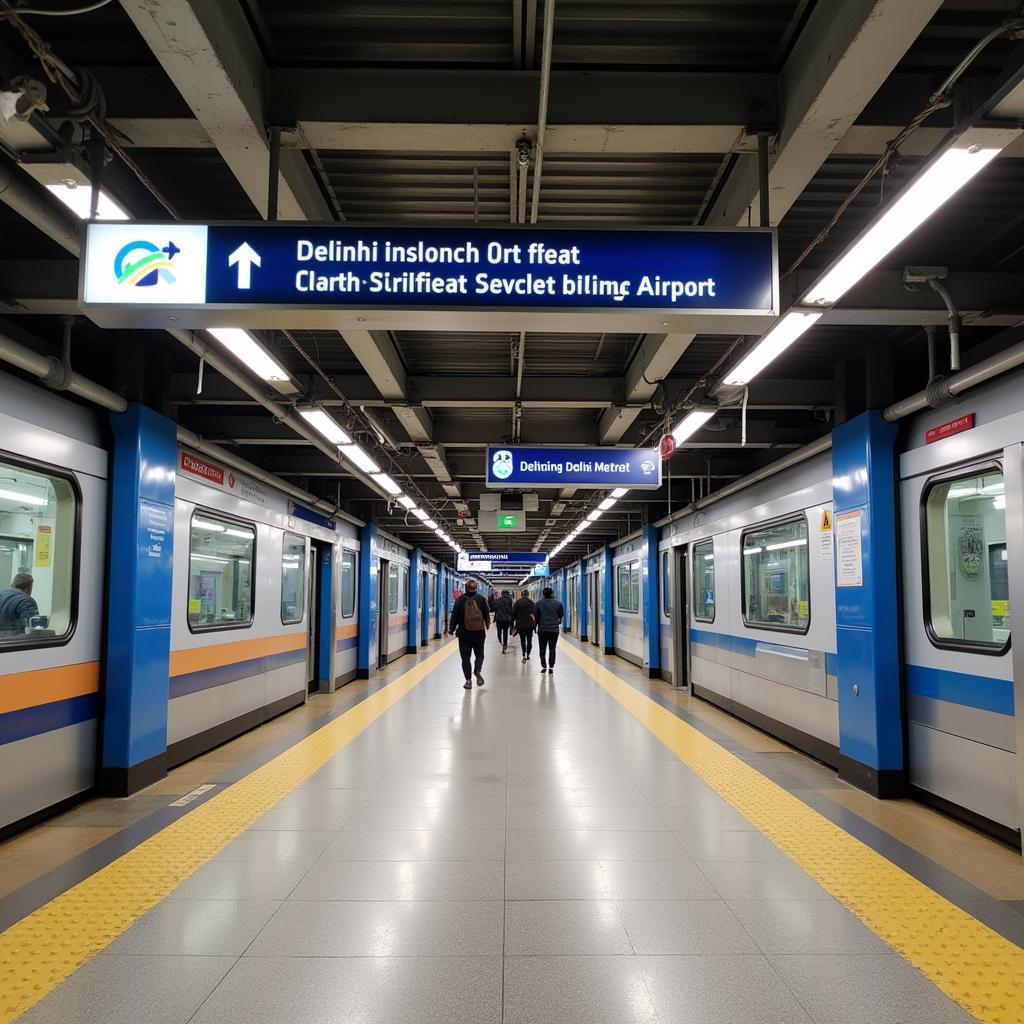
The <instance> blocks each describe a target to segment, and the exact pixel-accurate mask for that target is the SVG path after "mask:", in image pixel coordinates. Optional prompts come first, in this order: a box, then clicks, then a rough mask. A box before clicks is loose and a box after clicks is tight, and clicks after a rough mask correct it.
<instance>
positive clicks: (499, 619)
mask: <svg viewBox="0 0 1024 1024" xmlns="http://www.w3.org/2000/svg"><path fill="white" fill-rule="evenodd" d="M494 624H495V625H496V626H497V627H498V643H499V644H501V653H502V654H504V653H505V652H506V651H507V650H508V630H509V627H510V626H511V625H512V598H510V597H509V596H508V591H507V590H503V591H502V592H501V594H500V595H499V596H498V597H496V598H495V599H494Z"/></svg>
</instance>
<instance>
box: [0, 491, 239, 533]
mask: <svg viewBox="0 0 1024 1024" xmlns="http://www.w3.org/2000/svg"><path fill="white" fill-rule="evenodd" d="M0 498H6V499H7V500H8V501H20V502H21V503H22V504H23V505H47V504H49V502H50V499H49V498H40V497H39V495H37V494H23V493H22V492H21V491H5V490H0ZM196 525H197V526H198V525H199V523H198V522H197V523H196ZM218 529H223V527H218Z"/></svg>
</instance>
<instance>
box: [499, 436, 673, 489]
mask: <svg viewBox="0 0 1024 1024" xmlns="http://www.w3.org/2000/svg"><path fill="white" fill-rule="evenodd" d="M487 486H488V487H581V488H590V489H601V488H606V487H634V488H645V489H649V490H656V489H657V488H659V487H660V486H661V456H660V454H659V453H658V449H657V448H523V447H518V446H504V447H491V448H488V449H487Z"/></svg>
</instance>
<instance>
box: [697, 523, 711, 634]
mask: <svg viewBox="0 0 1024 1024" xmlns="http://www.w3.org/2000/svg"><path fill="white" fill-rule="evenodd" d="M693 617H694V618H695V619H698V620H699V621H700V622H714V621H715V542H714V541H713V540H702V541H701V542H700V543H699V544H694V545H693Z"/></svg>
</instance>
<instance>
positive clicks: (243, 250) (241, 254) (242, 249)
mask: <svg viewBox="0 0 1024 1024" xmlns="http://www.w3.org/2000/svg"><path fill="white" fill-rule="evenodd" d="M236 264H237V265H238V287H239V288H248V287H249V286H250V285H251V284H252V268H253V267H254V266H255V267H259V266H262V264H263V261H262V260H261V259H260V254H259V253H258V252H257V251H256V250H255V249H254V248H253V247H252V246H251V245H250V244H249V243H248V242H243V243H242V244H241V245H240V246H239V247H238V248H237V249H236V250H235V251H234V252H233V253H232V254H231V255H230V256H229V257H228V266H229V267H233V266H235V265H236Z"/></svg>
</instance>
